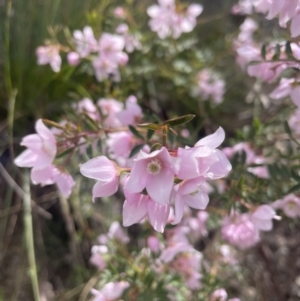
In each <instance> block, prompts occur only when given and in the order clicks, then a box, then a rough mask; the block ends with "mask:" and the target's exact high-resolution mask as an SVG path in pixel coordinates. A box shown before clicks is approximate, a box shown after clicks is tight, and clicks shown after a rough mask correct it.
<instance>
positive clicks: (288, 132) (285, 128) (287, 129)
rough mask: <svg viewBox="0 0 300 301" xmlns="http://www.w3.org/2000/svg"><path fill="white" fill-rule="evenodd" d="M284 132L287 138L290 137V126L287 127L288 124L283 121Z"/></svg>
mask: <svg viewBox="0 0 300 301" xmlns="http://www.w3.org/2000/svg"><path fill="white" fill-rule="evenodd" d="M283 125H284V130H285V132H286V133H287V134H288V135H289V136H292V131H291V128H290V126H289V124H288V122H287V121H286V120H285V121H284V124H283Z"/></svg>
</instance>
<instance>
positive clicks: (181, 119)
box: [163, 114, 196, 126]
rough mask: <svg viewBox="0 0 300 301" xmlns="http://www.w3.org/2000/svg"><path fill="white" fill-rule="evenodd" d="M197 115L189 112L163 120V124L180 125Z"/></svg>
mask: <svg viewBox="0 0 300 301" xmlns="http://www.w3.org/2000/svg"><path fill="white" fill-rule="evenodd" d="M195 116H196V115H193V114H188V115H184V116H180V117H176V118H172V119H169V120H166V121H165V122H163V125H168V126H178V125H182V124H185V123H188V122H190V121H191V120H192V119H193V118H194V117H195Z"/></svg>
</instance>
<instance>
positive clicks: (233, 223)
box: [221, 214, 260, 250]
mask: <svg viewBox="0 0 300 301" xmlns="http://www.w3.org/2000/svg"><path fill="white" fill-rule="evenodd" d="M221 232H222V236H223V239H224V240H226V241H228V242H229V243H231V244H233V245H234V246H236V247H238V248H239V249H241V250H244V249H247V248H251V247H252V246H254V245H255V244H256V243H258V242H259V241H260V237H259V231H258V229H257V228H256V227H255V225H254V224H253V222H252V221H251V218H250V215H249V214H235V215H232V216H230V217H227V218H226V219H225V220H224V221H223V226H222V229H221Z"/></svg>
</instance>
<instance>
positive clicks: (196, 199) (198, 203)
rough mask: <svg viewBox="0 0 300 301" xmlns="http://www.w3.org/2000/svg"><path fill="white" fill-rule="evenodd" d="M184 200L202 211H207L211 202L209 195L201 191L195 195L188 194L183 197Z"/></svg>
mask: <svg viewBox="0 0 300 301" xmlns="http://www.w3.org/2000/svg"><path fill="white" fill-rule="evenodd" d="M182 198H183V199H184V201H185V203H186V204H187V205H188V206H190V207H192V208H194V209H200V210H204V209H206V207H207V204H208V202H209V197H208V195H207V194H206V193H204V192H201V191H199V192H198V193H197V194H195V195H191V194H187V195H185V196H182Z"/></svg>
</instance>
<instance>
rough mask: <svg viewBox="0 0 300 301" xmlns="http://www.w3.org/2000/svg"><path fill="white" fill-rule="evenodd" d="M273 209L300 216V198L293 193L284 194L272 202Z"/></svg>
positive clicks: (292, 215) (288, 214) (293, 216)
mask: <svg viewBox="0 0 300 301" xmlns="http://www.w3.org/2000/svg"><path fill="white" fill-rule="evenodd" d="M272 207H273V208H275V209H282V210H283V212H284V213H285V215H286V216H288V217H291V218H296V217H300V198H299V197H298V196H296V195H295V194H293V193H290V194H288V195H286V196H285V197H284V198H283V199H279V200H277V201H275V202H274V203H273V204H272Z"/></svg>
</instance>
